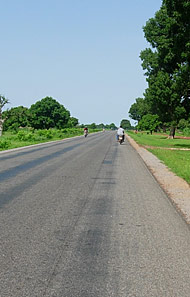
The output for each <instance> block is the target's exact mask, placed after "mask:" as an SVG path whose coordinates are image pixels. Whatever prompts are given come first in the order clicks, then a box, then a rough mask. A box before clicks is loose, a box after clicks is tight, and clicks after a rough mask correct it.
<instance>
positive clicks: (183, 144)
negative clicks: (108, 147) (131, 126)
mask: <svg viewBox="0 0 190 297" xmlns="http://www.w3.org/2000/svg"><path fill="white" fill-rule="evenodd" d="M127 134H128V135H129V136H131V137H132V138H133V139H134V140H135V141H136V142H137V143H138V144H140V145H149V146H155V147H171V148H189V149H190V139H175V138H174V139H168V138H167V137H168V136H167V135H159V134H153V135H151V134H146V133H141V132H138V133H137V134H135V133H134V132H131V131H129V132H127Z"/></svg>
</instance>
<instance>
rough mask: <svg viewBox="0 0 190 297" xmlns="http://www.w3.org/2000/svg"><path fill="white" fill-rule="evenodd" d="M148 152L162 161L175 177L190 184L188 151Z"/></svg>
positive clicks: (189, 155) (189, 153)
mask: <svg viewBox="0 0 190 297" xmlns="http://www.w3.org/2000/svg"><path fill="white" fill-rule="evenodd" d="M148 150H149V151H150V152H151V153H152V154H154V155H155V156H156V157H157V158H159V159H160V160H161V161H163V162H164V164H165V165H166V166H168V168H169V169H171V171H172V172H174V173H175V174H176V175H177V176H180V177H182V178H183V179H185V180H186V181H187V182H188V183H190V151H171V150H163V149H148Z"/></svg>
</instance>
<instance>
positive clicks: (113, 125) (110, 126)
mask: <svg viewBox="0 0 190 297" xmlns="http://www.w3.org/2000/svg"><path fill="white" fill-rule="evenodd" d="M109 129H111V130H116V129H117V127H116V125H115V124H114V123H111V124H110V125H109Z"/></svg>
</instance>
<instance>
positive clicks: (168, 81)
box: [130, 0, 190, 127]
mask: <svg viewBox="0 0 190 297" xmlns="http://www.w3.org/2000/svg"><path fill="white" fill-rule="evenodd" d="M189 15H190V2H189V0H184V1H181V0H163V3H162V5H161V8H160V10H159V11H157V12H156V14H155V16H154V18H151V19H149V20H148V21H147V23H146V25H145V26H144V28H143V30H144V34H145V38H146V40H147V41H148V42H149V44H150V46H151V47H150V48H147V49H145V50H143V51H142V52H141V54H140V58H141V60H142V67H143V69H144V70H145V75H146V76H147V82H148V88H147V89H146V91H145V93H144V101H142V102H144V105H146V106H148V110H147V111H146V112H145V114H147V113H148V114H157V115H158V116H159V119H160V120H161V121H162V122H165V123H169V124H170V126H171V127H176V126H177V124H178V122H179V120H180V119H181V118H184V119H187V118H188V116H189V113H190V40H189V36H190V18H189ZM145 114H144V115H145ZM130 116H131V117H132V118H133V119H135V120H138V121H139V120H140V119H142V116H143V115H142V113H141V112H139V104H138V103H137V102H136V104H133V105H132V106H131V108H130Z"/></svg>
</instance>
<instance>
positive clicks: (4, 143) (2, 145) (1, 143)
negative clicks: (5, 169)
mask: <svg viewBox="0 0 190 297" xmlns="http://www.w3.org/2000/svg"><path fill="white" fill-rule="evenodd" d="M9 146H10V141H8V140H6V139H3V140H0V149H8V148H9Z"/></svg>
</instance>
